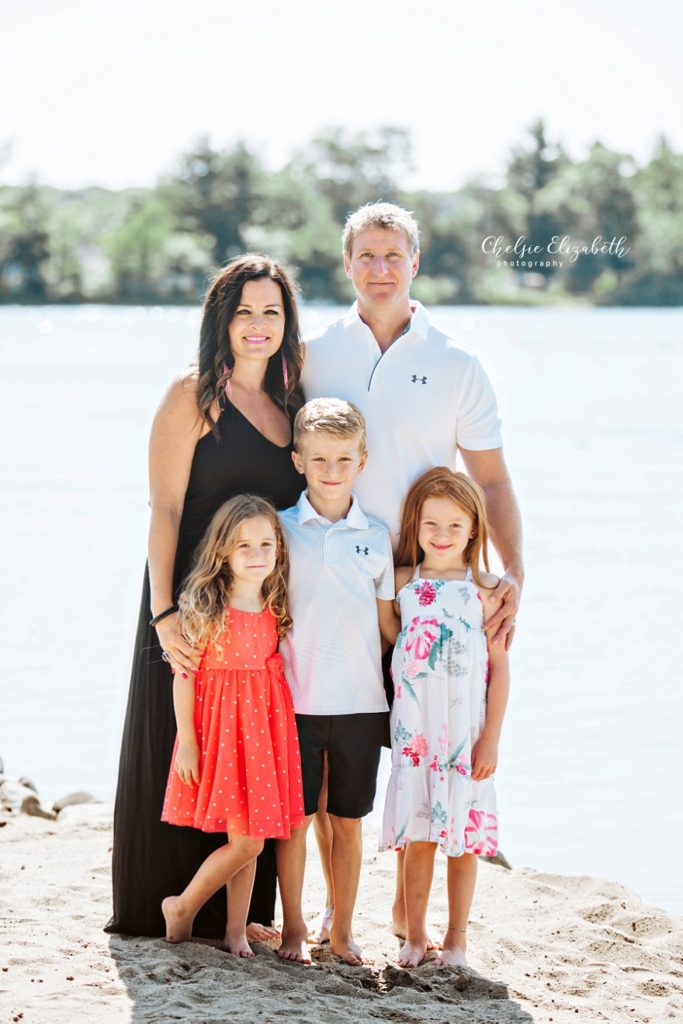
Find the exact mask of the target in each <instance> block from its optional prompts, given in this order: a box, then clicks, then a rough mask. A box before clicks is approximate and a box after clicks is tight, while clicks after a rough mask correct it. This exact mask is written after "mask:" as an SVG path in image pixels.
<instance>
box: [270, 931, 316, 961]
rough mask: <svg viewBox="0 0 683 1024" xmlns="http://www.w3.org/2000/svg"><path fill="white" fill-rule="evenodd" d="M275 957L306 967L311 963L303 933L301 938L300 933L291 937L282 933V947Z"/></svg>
mask: <svg viewBox="0 0 683 1024" xmlns="http://www.w3.org/2000/svg"><path fill="white" fill-rule="evenodd" d="M277 955H278V956H279V957H280V959H281V960H292V961H294V962H295V963H298V964H305V965H306V966H308V965H309V964H312V963H313V961H312V960H311V953H310V950H309V948H308V942H307V941H306V933H305V932H304V934H303V936H302V935H301V934H300V933H296V934H292V935H287V934H286V933H284V934H283V936H282V945H281V946H280V948H279V949H278V951H277Z"/></svg>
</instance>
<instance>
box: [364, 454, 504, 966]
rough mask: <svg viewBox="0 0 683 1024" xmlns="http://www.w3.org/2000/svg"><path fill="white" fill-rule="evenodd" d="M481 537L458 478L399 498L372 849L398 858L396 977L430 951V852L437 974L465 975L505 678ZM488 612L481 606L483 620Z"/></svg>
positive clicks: (492, 814) (481, 514)
mask: <svg viewBox="0 0 683 1024" xmlns="http://www.w3.org/2000/svg"><path fill="white" fill-rule="evenodd" d="M487 537H488V529H487V522H486V511H485V507H484V497H483V494H482V492H481V491H480V489H479V488H478V487H477V486H476V484H474V483H473V482H472V481H471V480H470V479H469V478H468V477H467V476H465V474H464V473H454V472H452V471H451V470H449V469H446V468H444V467H437V468H436V469H432V470H429V472H427V473H425V474H424V475H423V476H421V477H420V478H419V479H418V480H417V481H416V482H415V483H414V484H413V486H412V487H411V489H410V490H409V492H408V494H407V496H406V499H405V502H404V505H403V511H402V517H401V536H400V541H399V548H398V552H397V556H396V562H397V565H398V566H400V568H398V569H397V570H396V592H397V597H396V611H397V613H398V614H400V620H401V629H400V632H399V633H398V638H397V640H396V647H395V649H394V654H393V660H392V675H393V679H394V687H395V699H394V705H393V708H392V711H391V744H392V748H391V761H392V768H391V777H390V780H389V787H388V790H387V797H386V804H385V808H384V823H383V829H382V841H381V848H382V849H392V850H399V851H401V850H404V851H405V857H404V865H403V871H404V883H405V902H406V937H405V942H404V944H403V946H402V948H401V951H400V953H399V957H398V962H399V964H400V965H401V966H403V967H416V966H417V965H418V964H419V963H421V961H422V960H423V958H424V956H425V953H426V951H427V949H428V948H430V943H429V939H428V936H427V931H426V917H427V904H428V901H429V891H430V888H431V883H432V875H433V870H434V855H435V851H436V848H437V846H440V847H441V849H442V850H443V852H444V853H445V854H446V856H447V857H448V872H447V877H448V927H447V929H446V934H445V936H444V939H443V944H442V952H441V953H440V955H439V958H438V962H439V964H440V965H442V966H455V965H459V966H464V965H465V962H466V959H465V953H466V930H467V921H468V917H469V911H470V907H471V905H472V897H473V895H474V885H475V881H476V872H477V855H479V854H483V855H484V856H489V857H492V856H494V855H495V853H496V852H497V849H498V820H497V810H496V797H495V790H494V785H493V773H494V771H495V768H496V763H497V760H498V741H499V737H500V730H501V725H502V722H503V715H504V713H505V706H506V703H507V696H508V688H509V675H508V662H507V653H506V651H505V645H504V644H493V643H489V638H488V637H487V634H486V630H485V625H484V606H483V602H482V596H481V592H482V591H484V592H485V593H487V592H489V591H491V590H493V589H494V588H495V587H496V586H497V584H498V582H499V581H498V578H497V577H496V576H493V575H491V574H490V573H489V572H488V553H487ZM480 559H481V560H482V561H483V563H484V567H485V569H486V570H487V571H486V572H481V571H480V567H479V563H480ZM498 606H499V604H498V603H496V602H495V601H490V600H489V601H487V608H488V616H487V617H490V616H491V615H493V614H494V613H495V611H496V610H497V608H498ZM396 628H397V630H398V623H397V627H396Z"/></svg>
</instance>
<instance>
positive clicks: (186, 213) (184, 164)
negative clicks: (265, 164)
mask: <svg viewBox="0 0 683 1024" xmlns="http://www.w3.org/2000/svg"><path fill="white" fill-rule="evenodd" d="M264 178H265V175H264V171H263V168H262V166H261V164H260V162H259V160H258V158H257V157H256V156H255V154H254V153H251V152H250V151H249V150H248V149H247V147H246V146H245V145H244V143H242V142H239V143H237V144H236V145H235V146H234V147H233V148H232V149H226V150H218V149H214V148H213V147H212V146H211V144H210V143H209V140H208V139H207V138H203V139H200V140H199V142H198V143H197V144H196V145H195V146H194V147H193V148H192V149H191V150H190V151H189V152H188V153H185V154H184V156H183V157H182V158H181V161H180V168H179V171H178V173H177V174H175V175H173V176H172V177H170V178H167V179H166V180H165V181H164V182H163V183H162V185H161V194H162V195H163V197H164V199H165V200H166V201H167V202H168V205H169V208H170V209H171V210H172V211H173V213H174V214H175V215H176V216H177V218H178V224H179V227H180V228H181V229H182V230H186V231H189V232H192V233H194V232H199V233H201V234H203V235H206V236H208V237H210V238H211V239H212V260H213V262H214V263H215V264H216V265H220V264H222V263H224V262H225V261H226V260H227V259H229V258H230V257H231V256H236V255H237V254H238V253H240V252H244V250H245V248H246V243H245V234H246V231H247V229H248V228H249V226H250V224H251V223H252V221H253V218H254V214H255V211H256V210H257V209H258V206H259V204H260V202H261V200H262V196H263V190H264Z"/></svg>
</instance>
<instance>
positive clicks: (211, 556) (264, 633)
mask: <svg viewBox="0 0 683 1024" xmlns="http://www.w3.org/2000/svg"><path fill="white" fill-rule="evenodd" d="M287 570H288V559H287V549H286V546H285V541H284V538H283V535H282V530H281V527H280V523H279V520H278V516H277V513H276V511H275V509H274V508H273V506H272V505H271V504H270V502H268V501H266V500H265V498H259V497H257V496H255V495H251V494H243V495H239V496H238V497H236V498H231V499H230V501H227V502H225V504H224V505H222V506H221V508H220V509H219V510H218V512H217V513H216V515H215V516H214V518H213V519H212V521H211V524H210V526H209V528H208V530H207V532H206V535H205V536H204V539H203V540H202V542H201V544H200V546H199V549H198V551H197V555H196V559H195V563H194V567H193V570H192V572H191V573H190V575H189V577H188V578H187V580H186V582H185V587H184V590H183V592H182V593H181V595H180V599H179V602H178V603H179V617H180V621H181V624H182V627H183V633H184V635H185V637H186V638H187V640H188V641H189V642H190V643H192V644H193V645H196V646H198V647H200V648H201V647H204V654H203V656H202V659H201V662H200V664H199V669H198V671H197V676H196V678H195V679H194V680H193V679H191V678H188V677H187V676H186V675H183V676H182V678H181V677H180V674H179V673H176V674H175V676H174V683H173V701H174V706H175V714H176V721H177V725H178V736H177V739H176V744H175V749H174V751H173V762H172V764H171V770H170V774H169V778H168V786H167V789H166V798H165V800H164V806H163V811H162V815H161V817H162V820H163V821H166V822H169V824H172V825H186V826H190V827H192V828H198V829H201V830H202V831H204V832H226V833H227V836H226V838H227V842H226V844H225V845H224V846H222V847H220V848H219V849H217V850H215V851H214V852H213V853H212V854H210V855H209V856H208V857H207V858H206V860H205V861H204V862H203V863H202V864H201V865H200V867H199V869H198V870H197V872H196V873H195V875H194V877H193V878H192V879H191V880H190V881H189V884H188V885H187V887H186V888H185V889H184V891H183V892H182V893H180V895H178V896H167V897H166V899H164V900H163V902H162V904H161V910H162V913H163V915H164V918H165V920H166V939H167V941H168V942H183V941H186V940H188V939H190V938H191V936H192V922H193V920H194V918H195V916H196V914H197V912H198V911H199V910H200V908H201V907H202V906H203V905H204V903H206V901H207V900H208V899H209V898H210V897H211V896H213V894H214V893H215V892H217V891H218V889H220V888H221V887H222V886H224V885H226V884H227V883H228V882H229V881H230V880H231V879H234V878H235V877H236V876H237V875H238V874H240V873H241V872H246V873H247V874H246V877H247V878H248V879H249V880H250V883H249V884H245V885H244V886H240V887H239V890H240V891H244V894H245V897H246V902H244V904H243V905H240V906H236V905H234V904H235V902H236V901H234V900H232V901H231V907H230V915H229V919H228V930H227V933H226V948H227V950H228V951H229V952H231V953H233V954H235V955H236V956H242V957H251V956H253V953H252V950H251V948H250V946H249V943H248V942H247V936H246V924H247V910H248V903H249V897H250V894H251V884H253V878H254V870H255V867H256V857H257V856H258V855H259V853H260V852H261V850H262V849H263V841H264V839H268V838H274V839H289V837H290V832H291V830H293V829H296V828H300V827H301V826H302V825H303V824H304V820H305V819H304V803H303V791H302V784H301V758H300V754H299V741H298V737H297V729H296V721H295V718H294V709H293V706H292V698H291V695H290V691H289V687H288V685H287V682H286V680H285V676H284V671H283V666H282V659H281V657H280V655H279V654H278V653H276V651H277V645H278V638H279V637H280V636H282V635H284V632H285V631H286V630H287V629H288V628H289V627H290V626H291V619H290V618H289V615H288V613H287V603H286V598H287V591H286V581H287ZM243 877H245V876H243Z"/></svg>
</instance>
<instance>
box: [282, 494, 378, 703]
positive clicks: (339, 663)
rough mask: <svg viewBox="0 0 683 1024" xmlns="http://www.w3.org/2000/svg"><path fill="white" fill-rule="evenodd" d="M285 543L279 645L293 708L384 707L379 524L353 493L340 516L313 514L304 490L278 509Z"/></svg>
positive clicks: (314, 512) (313, 511) (313, 510)
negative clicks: (287, 622) (285, 608)
mask: <svg viewBox="0 0 683 1024" xmlns="http://www.w3.org/2000/svg"><path fill="white" fill-rule="evenodd" d="M280 519H281V521H282V526H283V528H284V531H285V536H286V538H287V546H288V548H289V588H288V591H289V612H290V615H291V616H292V619H293V621H294V626H293V627H292V629H290V630H289V632H288V633H287V635H286V637H285V638H284V640H282V641H281V642H280V651H281V653H282V659H283V661H284V665H285V675H286V677H287V682H288V683H289V688H290V690H291V691H292V699H293V701H294V710H295V711H296V712H297V714H300V715H353V714H366V713H369V712H380V711H388V710H389V708H388V705H387V700H386V697H385V694H384V686H383V683H382V668H381V641H380V634H379V622H378V618H377V603H376V602H377V600H378V599H379V600H382V601H391V599H392V598H393V597H394V563H393V558H392V553H391V543H390V541H389V533H388V531H387V528H386V526H385V525H384V523H381V522H380V521H379V520H378V519H375V518H374V516H366V515H365V513H364V512H363V511H362V510H361V507H360V505H359V504H358V501H357V499H356V498H355V497H354V498H353V499H352V502H351V508H350V509H349V512H348V515H347V516H346V518H345V519H340V520H339V521H338V522H336V523H331V522H330V521H329V519H325V517H324V516H321V515H319V514H318V513H317V512H316V511H315V509H314V508H313V506H312V505H311V503H310V502H309V500H308V498H307V497H306V493H305V492H304V494H302V495H301V497H300V498H299V501H298V502H297V504H296V505H294V506H293V507H292V508H288V509H286V510H285V511H284V512H281V513H280Z"/></svg>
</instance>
